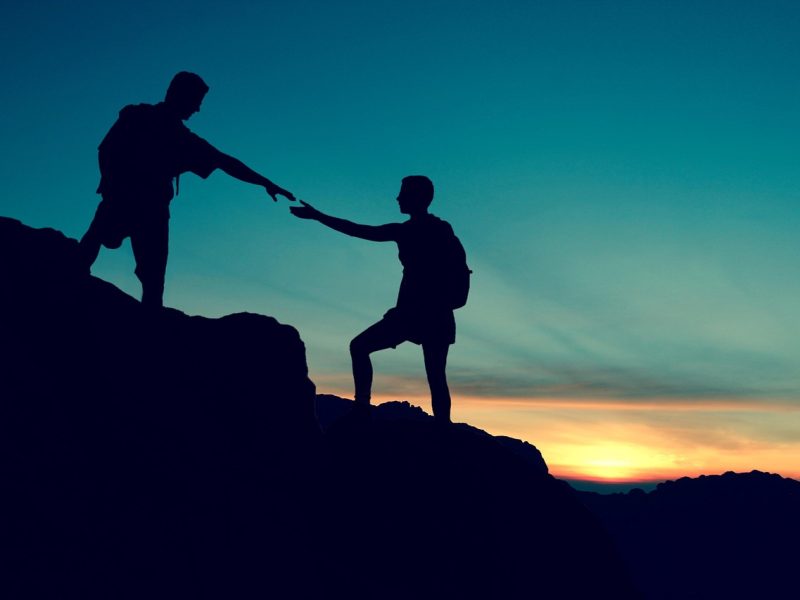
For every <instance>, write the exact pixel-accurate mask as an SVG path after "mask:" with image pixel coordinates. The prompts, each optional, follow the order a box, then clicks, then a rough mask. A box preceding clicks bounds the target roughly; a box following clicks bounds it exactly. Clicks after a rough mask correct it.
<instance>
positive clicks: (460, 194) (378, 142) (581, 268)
mask: <svg viewBox="0 0 800 600" xmlns="http://www.w3.org/2000/svg"><path fill="white" fill-rule="evenodd" d="M33 4H34V3H17V6H4V7H3V9H2V18H0V54H1V55H2V57H3V58H2V62H0V78H1V80H2V85H0V106H2V111H0V140H2V142H3V146H2V152H3V160H2V161H0V176H2V181H3V193H2V195H1V196H0V198H1V199H0V214H2V215H5V216H11V217H14V218H18V219H20V220H22V221H23V222H25V223H27V224H29V225H33V226H38V227H45V226H49V227H55V228H57V229H60V230H62V231H64V232H65V233H66V234H67V235H70V236H74V237H79V236H80V235H81V234H82V233H83V231H84V230H85V228H86V227H87V225H88V223H89V221H90V220H91V217H92V215H93V213H94V210H95V208H96V206H97V202H98V200H99V198H98V196H96V195H95V194H94V190H95V187H96V185H97V180H98V169H97V156H96V148H97V144H98V143H99V142H100V140H101V139H102V137H103V135H104V134H105V132H106V130H107V129H108V127H109V126H110V125H111V124H112V123H113V121H114V119H115V118H116V114H117V111H118V110H119V109H120V108H121V107H122V106H124V105H125V104H129V103H136V102H156V101H158V100H160V99H161V98H162V97H163V93H164V91H165V89H166V85H167V84H168V82H169V80H170V78H171V76H172V75H173V74H174V73H175V72H177V71H179V70H190V71H195V72H197V73H199V74H201V75H202V76H203V77H204V79H205V80H206V81H207V82H208V83H209V85H210V86H211V91H210V93H209V95H208V96H207V98H206V100H205V102H204V104H203V110H202V111H201V112H200V113H199V114H197V115H195V116H194V117H192V119H191V120H190V121H189V122H188V125H189V126H190V127H191V128H192V130H193V131H195V132H196V133H198V134H199V135H201V136H203V137H205V138H206V139H208V140H209V141H210V142H212V143H213V144H214V145H216V146H217V147H219V148H220V149H221V150H223V151H225V152H228V153H230V154H233V155H234V156H237V157H238V158H240V159H242V160H243V161H244V162H245V163H247V164H248V165H250V166H252V167H253V168H254V169H256V170H257V171H259V172H262V173H263V174H265V175H267V176H268V177H270V178H272V179H273V180H274V181H276V182H277V183H279V184H280V185H283V186H285V187H287V188H289V189H291V190H292V191H293V192H295V193H296V194H297V195H298V196H299V197H301V198H304V199H306V200H308V201H309V202H311V203H313V204H315V205H316V206H317V207H318V208H320V209H321V210H323V211H327V212H331V213H333V214H336V215H338V216H342V217H345V218H351V219H354V220H359V221H362V222H366V223H373V224H378V223H384V222H390V221H398V220H402V215H400V214H399V213H398V211H397V206H396V203H395V201H394V198H395V196H396V194H397V190H398V187H399V182H400V179H401V178H402V177H403V176H404V175H408V174H415V173H420V174H426V175H428V176H429V177H431V179H432V180H433V181H434V184H435V185H436V190H437V191H436V199H435V201H434V204H433V206H432V212H434V213H436V214H438V215H440V216H442V217H443V218H445V219H447V220H448V221H450V222H451V224H452V225H453V227H454V228H455V230H456V232H457V233H458V234H459V236H460V237H461V239H462V241H463V243H464V245H465V247H466V248H467V252H468V255H469V262H470V266H471V267H472V269H473V270H474V276H473V290H472V295H471V299H470V302H469V304H468V306H467V307H466V308H464V309H462V310H460V311H458V313H457V321H458V343H457V345H456V346H454V348H453V349H452V351H451V355H450V363H449V376H450V381H451V388H452V391H453V395H454V418H455V419H456V420H467V421H469V422H471V423H473V424H475V425H477V426H480V427H483V428H486V429H488V430H489V431H491V432H493V433H504V434H508V435H515V436H517V437H523V438H525V439H527V440H529V441H531V442H532V443H534V444H535V445H536V446H537V447H539V448H540V449H541V450H542V451H543V453H544V456H545V458H546V459H547V461H548V463H549V464H550V465H551V468H552V470H553V471H554V472H556V473H557V474H562V475H564V476H571V477H589V478H599V479H611V480H617V479H623V480H624V479H648V478H650V479H657V478H665V477H674V476H680V475H696V474H700V473H719V472H722V471H725V470H729V469H731V470H737V471H743V470H749V469H751V468H758V469H761V470H767V471H773V472H779V473H781V474H783V475H788V476H794V477H800V242H798V239H797V232H798V230H799V229H800V210H798V199H799V198H800V169H798V160H799V159H798V156H800V155H799V154H798V151H797V140H798V139H800V110H799V109H798V107H800V78H799V77H798V74H800V36H798V35H797V32H798V31H800V5H798V4H797V3H795V2H769V1H766V2H757V3H756V2H734V1H729V2H697V1H693V2H659V1H650V2H633V1H631V2H595V1H585V2H571V1H565V0H558V1H555V0H554V1H552V2H523V1H518V2H504V1H499V2H498V1H493V2H488V1H487V2H455V1H452V2H437V1H425V2H416V1H405V2H380V1H377V2H374V1H373V2H366V1H365V2H322V1H320V2H303V1H299V2H298V1H294V2H291V3H289V2H286V3H277V2H275V3H266V2H263V3H262V2H225V3H222V2H217V1H215V2H144V1H141V0H139V1H137V2H113V3H109V2H80V1H79V2H72V3H63V2H42V3H36V5H33ZM170 252H171V255H170V264H169V271H168V279H167V292H166V296H165V300H166V302H167V304H169V305H171V306H174V307H176V308H179V309H181V310H184V311H186V312H189V313H195V314H203V315H209V316H217V315H222V314H227V313H230V312H236V311H244V310H246V311H251V312H260V313H264V314H269V315H273V316H275V317H277V318H278V319H279V320H281V321H283V322H286V323H290V324H292V325H294V326H295V327H297V328H298V329H299V330H300V332H301V335H302V337H303V339H304V340H305V342H306V346H307V350H308V360H309V366H310V370H311V375H312V378H313V379H314V381H315V382H316V384H317V386H318V390H319V391H320V392H328V393H339V394H341V395H350V393H351V383H350V374H349V356H348V353H347V345H348V342H349V340H350V339H351V338H352V337H353V336H354V335H355V334H356V333H358V332H359V331H361V330H362V329H363V328H364V327H366V326H367V325H369V324H371V323H372V322H373V321H374V320H376V319H377V318H379V317H380V316H381V315H382V314H383V312H384V311H385V310H386V309H387V308H388V307H390V306H392V305H393V303H394V300H395V295H396V291H397V286H398V283H399V280H400V274H401V271H400V265H399V263H398V261H397V257H396V247H395V246H394V245H392V244H375V243H369V242H365V241H359V240H354V239H350V238H346V237H345V236H341V235H339V234H336V233H334V232H331V231H329V230H326V229H325V228H323V227H322V226H320V225H319V224H317V223H311V222H307V221H300V220H297V219H294V218H292V217H291V216H290V215H289V213H288V211H287V208H286V202H285V201H281V202H280V203H279V204H277V205H275V204H273V203H272V201H271V200H270V199H269V198H268V197H267V196H266V195H265V194H264V193H263V190H259V189H257V188H254V187H251V186H248V185H246V184H242V183H240V182H238V181H235V180H232V179H230V178H228V177H226V176H225V175H224V174H221V173H215V174H213V175H212V176H211V177H210V178H209V179H208V180H207V181H205V182H203V181H202V180H200V179H199V178H197V177H195V176H193V175H186V176H184V177H183V178H182V181H181V194H180V196H179V197H178V198H176V200H175V201H174V202H173V205H172V222H171V250H170ZM94 273H95V274H96V275H98V276H101V277H103V278H105V279H108V280H109V281H111V282H113V283H115V284H116V285H118V286H119V287H120V288H122V289H123V290H125V291H127V292H129V293H131V294H133V295H136V296H138V294H139V286H138V282H137V281H136V280H135V278H134V276H133V259H132V256H131V253H130V247H129V245H128V244H127V243H126V245H125V246H124V247H123V249H121V250H118V251H115V252H112V251H105V250H104V251H103V252H102V253H101V257H100V259H99V260H98V262H97V263H96V265H95V268H94ZM406 346H407V347H406ZM375 365H376V371H377V377H376V382H375V392H376V396H377V397H378V399H384V400H385V399H396V398H401V399H411V400H413V401H415V402H417V401H418V402H419V403H420V404H421V405H423V406H424V407H426V408H429V403H428V401H427V399H426V398H425V397H424V394H425V392H426V387H425V383H424V379H423V370H422V357H421V352H420V351H419V348H417V347H416V346H413V345H410V344H406V345H405V346H404V347H401V348H398V349H397V350H396V351H387V352H384V353H381V354H378V355H375Z"/></svg>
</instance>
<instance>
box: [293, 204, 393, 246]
mask: <svg viewBox="0 0 800 600" xmlns="http://www.w3.org/2000/svg"><path fill="white" fill-rule="evenodd" d="M300 204H302V206H292V207H291V208H290V209H289V210H290V211H292V214H293V215H294V216H295V217H299V218H301V219H311V220H314V221H319V222H320V223H322V224H323V225H325V226H326V227H330V228H331V229H333V230H335V231H339V232H341V233H344V234H345V235H349V236H352V237H357V238H361V239H362V240H369V241H371V242H391V241H395V240H397V233H398V232H397V228H398V227H399V225H398V224H397V223H387V224H386V225H362V224H361V223H353V222H352V221H347V220H345V219H339V218H337V217H332V216H330V215H326V214H325V213H323V212H321V211H318V210H317V209H316V208H314V207H313V206H311V205H310V204H308V203H307V202H303V201H302V200H300Z"/></svg>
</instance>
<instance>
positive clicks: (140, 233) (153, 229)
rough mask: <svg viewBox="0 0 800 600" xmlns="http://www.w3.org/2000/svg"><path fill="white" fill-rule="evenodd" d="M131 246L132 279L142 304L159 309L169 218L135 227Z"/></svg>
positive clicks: (165, 268)
mask: <svg viewBox="0 0 800 600" xmlns="http://www.w3.org/2000/svg"><path fill="white" fill-rule="evenodd" d="M131 247H132V248H133V256H134V258H135V259H136V271H135V272H136V276H137V277H138V278H139V281H141V282H142V304H143V305H144V306H146V307H147V308H161V307H162V306H163V305H164V278H165V276H166V273H167V254H168V252H169V218H168V217H167V218H160V219H157V220H156V221H155V222H152V223H148V224H147V225H146V226H140V227H137V228H136V231H135V232H134V233H133V234H132V235H131Z"/></svg>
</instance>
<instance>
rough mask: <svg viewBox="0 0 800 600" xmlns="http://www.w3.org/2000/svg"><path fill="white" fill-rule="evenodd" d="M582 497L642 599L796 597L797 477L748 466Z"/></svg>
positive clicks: (799, 559) (799, 552)
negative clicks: (617, 550)
mask: <svg viewBox="0 0 800 600" xmlns="http://www.w3.org/2000/svg"><path fill="white" fill-rule="evenodd" d="M581 498H582V499H583V500H584V502H585V504H586V506H588V507H589V508H590V509H591V510H592V511H593V512H594V513H595V514H597V515H598V516H599V517H600V518H601V519H602V521H603V522H604V523H605V525H606V526H607V528H608V530H609V531H610V532H611V533H612V534H613V536H614V538H615V539H616V541H617V543H618V546H619V548H620V550H621V552H622V553H623V556H624V557H625V559H626V560H627V562H628V563H629V564H630V566H631V572H632V574H633V576H634V577H635V579H636V581H637V583H638V584H639V588H640V589H641V590H643V591H644V592H645V595H646V597H647V598H653V599H661V598H790V597H799V596H800V587H798V579H797V568H798V565H799V564H800V482H799V481H795V480H793V479H786V478H783V477H780V476H779V475H772V474H768V473H761V472H759V471H752V472H751V473H732V472H728V473H725V474H724V475H714V476H701V477H699V478H697V479H690V478H688V477H684V478H682V479H679V480H677V481H668V482H666V483H661V484H659V485H658V486H657V488H656V489H655V490H653V491H652V492H649V493H645V492H643V491H642V490H638V489H635V490H632V491H630V492H628V493H627V494H609V495H601V494H596V493H593V492H581Z"/></svg>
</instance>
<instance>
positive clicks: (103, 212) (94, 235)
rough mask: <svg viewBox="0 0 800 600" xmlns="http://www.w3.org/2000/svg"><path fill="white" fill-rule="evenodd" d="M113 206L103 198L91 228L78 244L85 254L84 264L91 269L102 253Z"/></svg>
mask: <svg viewBox="0 0 800 600" xmlns="http://www.w3.org/2000/svg"><path fill="white" fill-rule="evenodd" d="M111 212H112V211H111V208H110V205H109V203H108V201H107V200H101V201H100V204H99V205H98V206H97V210H96V211H95V213H94V218H93V219H92V222H91V224H90V225H89V229H87V230H86V233H84V234H83V237H82V238H81V241H80V242H79V244H78V247H79V248H80V251H81V254H82V255H83V256H82V258H83V261H84V265H85V266H86V268H87V269H91V268H92V265H93V264H94V261H95V260H97V255H98V254H99V253H100V245H101V244H102V242H103V232H104V231H105V230H106V229H108V225H109V222H110V219H111Z"/></svg>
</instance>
